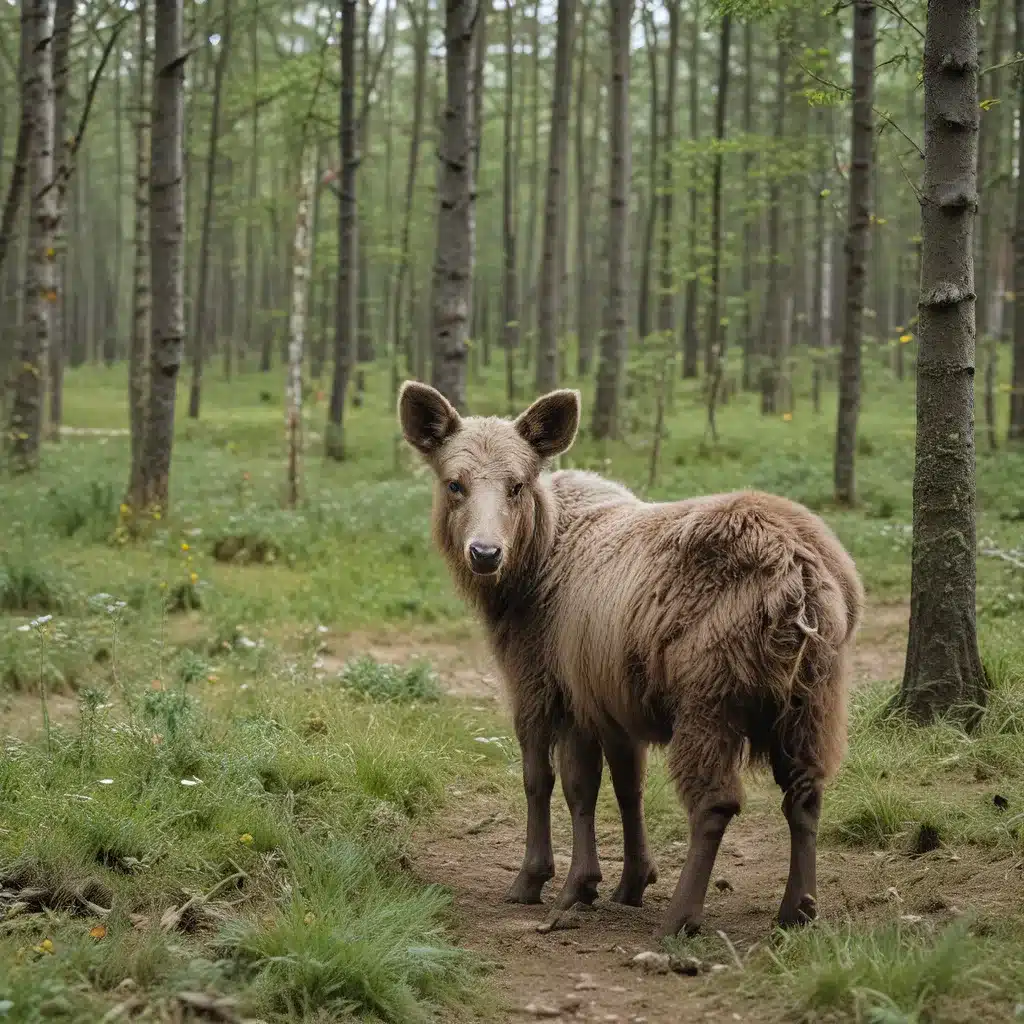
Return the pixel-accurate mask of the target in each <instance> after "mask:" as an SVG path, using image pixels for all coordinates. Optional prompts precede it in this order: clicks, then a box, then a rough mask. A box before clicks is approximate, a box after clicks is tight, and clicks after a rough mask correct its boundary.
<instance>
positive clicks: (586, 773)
mask: <svg viewBox="0 0 1024 1024" xmlns="http://www.w3.org/2000/svg"><path fill="white" fill-rule="evenodd" d="M602 768H603V760H602V757H601V744H600V742H599V741H598V738H597V736H596V735H595V734H594V733H592V732H588V731H587V730H585V729H583V728H581V727H580V726H578V725H576V724H575V723H570V724H568V725H567V726H566V727H565V729H564V731H563V732H562V734H561V736H560V737H559V742H558V773H559V775H561V777H562V791H563V792H564V793H565V802H566V803H567V804H568V805H569V813H570V815H571V816H572V863H571V864H570V865H569V874H568V877H567V878H566V880H565V885H563V886H562V891H561V892H560V893H559V894H558V898H557V899H556V900H555V906H554V909H555V910H567V909H568V908H569V907H571V906H573V904H575V903H588V904H589V903H593V902H594V900H596V899H597V884H598V882H600V881H601V865H600V863H599V861H598V858H597V833H596V830H595V826H594V815H595V812H596V809H597V794H598V792H599V791H600V789H601V771H602Z"/></svg>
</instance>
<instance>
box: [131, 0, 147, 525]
mask: <svg viewBox="0 0 1024 1024" xmlns="http://www.w3.org/2000/svg"><path fill="white" fill-rule="evenodd" d="M138 12H139V13H138V17H139V46H138V52H137V56H136V67H137V73H138V78H137V79H136V83H135V89H136V93H135V99H136V102H137V104H138V114H137V121H136V125H135V133H136V134H135V240H134V244H135V258H134V263H133V268H132V338H131V348H130V354H129V365H128V415H129V420H130V424H131V431H130V433H131V456H132V463H131V476H130V477H129V482H128V498H127V504H128V505H129V506H132V505H134V502H135V500H136V499H137V498H141V497H142V495H143V492H144V486H143V473H142V453H143V447H144V444H145V429H146V410H147V408H148V405H149V332H150V290H149V159H150V154H149V116H150V114H149V103H148V99H149V92H150V89H149V82H148V75H149V62H150V49H149V3H148V0H140V3H139V5H138Z"/></svg>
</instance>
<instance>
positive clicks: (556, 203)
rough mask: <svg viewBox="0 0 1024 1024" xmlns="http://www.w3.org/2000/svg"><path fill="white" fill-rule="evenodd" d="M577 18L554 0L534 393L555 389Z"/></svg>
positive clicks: (566, 1) (565, 0)
mask: <svg viewBox="0 0 1024 1024" xmlns="http://www.w3.org/2000/svg"><path fill="white" fill-rule="evenodd" d="M575 22H576V0H558V25H557V28H556V37H555V85H554V90H553V91H552V96H551V129H550V131H549V133H548V175H547V196H546V198H545V202H544V238H543V250H542V256H541V261H540V272H539V276H538V278H537V296H538V300H537V380H536V390H537V393H538V394H544V393H545V392H547V391H553V390H554V389H555V387H556V386H557V384H558V310H559V307H560V306H561V303H562V299H563V296H562V274H561V266H562V263H563V261H564V258H565V256H564V248H565V198H566V179H567V176H568V175H567V171H568V168H567V167H566V157H567V154H568V150H569V98H570V96H571V93H572V51H573V39H574V36H575V29H576V25H575ZM577 116H582V113H581V112H579V111H578V112H577Z"/></svg>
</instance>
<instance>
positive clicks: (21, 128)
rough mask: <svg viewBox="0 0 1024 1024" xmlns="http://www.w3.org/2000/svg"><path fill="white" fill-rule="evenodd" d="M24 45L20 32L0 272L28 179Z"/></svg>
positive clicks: (0, 223) (0, 220)
mask: <svg viewBox="0 0 1024 1024" xmlns="http://www.w3.org/2000/svg"><path fill="white" fill-rule="evenodd" d="M27 43H28V37H27V36H26V34H25V33H24V31H23V32H22V33H21V39H20V43H19V48H20V60H19V66H18V83H19V88H18V93H19V97H20V111H21V112H20V116H19V119H18V141H17V143H16V144H15V149H14V161H13V163H12V164H11V179H10V181H9V182H8V183H7V195H6V197H5V198H4V209H3V215H2V217H0V270H2V269H3V266H4V260H5V258H6V257H7V252H8V250H9V248H10V244H11V240H12V239H13V238H14V234H15V228H16V227H17V224H18V213H19V211H20V210H21V202H22V199H23V197H24V195H25V180H26V178H27V177H28V144H29V139H30V138H31V135H32V120H31V118H30V117H29V113H30V110H29V107H28V105H27V104H26V103H25V76H26V72H27V69H28V61H29V57H28V55H27V54H26V52H25V51H26V46H27ZM0 134H2V133H0Z"/></svg>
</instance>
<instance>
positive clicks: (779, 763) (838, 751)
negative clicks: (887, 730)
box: [770, 651, 848, 928]
mask: <svg viewBox="0 0 1024 1024" xmlns="http://www.w3.org/2000/svg"><path fill="white" fill-rule="evenodd" d="M847 662H848V652H847V651H841V652H840V653H839V657H838V659H837V660H836V662H835V663H834V664H833V665H832V666H831V671H830V673H829V675H828V676H827V677H826V678H823V679H822V681H821V682H820V683H819V684H818V685H817V686H815V688H814V689H813V691H811V692H810V693H809V694H808V695H807V696H804V697H797V698H795V699H794V702H793V703H792V704H791V705H790V706H789V707H788V708H787V709H786V710H785V712H784V713H783V715H782V716H781V717H780V719H779V721H778V722H777V723H776V726H775V729H774V730H773V735H772V739H771V747H770V754H771V762H772V774H773V775H774V776H775V781H776V782H777V783H778V785H779V788H780V789H781V790H782V793H783V796H782V813H783V814H784V815H785V816H786V821H787V822H788V823H789V840H790V853H789V878H788V880H787V882H786V891H785V893H784V894H783V897H782V904H781V906H780V907H779V924H780V925H782V926H783V927H784V928H786V927H791V926H792V925H797V924H803V923H805V922H807V921H811V920H813V919H814V918H815V917H816V916H817V895H818V892H817V845H818V818H819V816H820V814H821V799H822V791H823V789H824V784H825V780H826V779H827V778H829V777H830V776H831V775H832V774H833V772H835V770H836V769H837V768H838V766H839V761H840V759H841V756H842V752H843V749H844V747H845V740H846V686H845V676H846V674H847V672H848V665H847Z"/></svg>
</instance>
